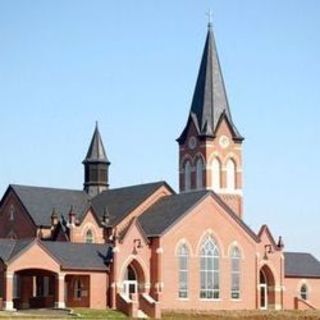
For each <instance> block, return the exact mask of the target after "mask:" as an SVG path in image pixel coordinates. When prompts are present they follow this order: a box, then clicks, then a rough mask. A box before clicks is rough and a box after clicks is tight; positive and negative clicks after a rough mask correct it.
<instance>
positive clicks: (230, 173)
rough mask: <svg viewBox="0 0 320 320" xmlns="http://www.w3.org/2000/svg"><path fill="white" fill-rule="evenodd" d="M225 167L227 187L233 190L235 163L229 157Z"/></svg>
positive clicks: (234, 184)
mask: <svg viewBox="0 0 320 320" xmlns="http://www.w3.org/2000/svg"><path fill="white" fill-rule="evenodd" d="M226 169H227V189H228V190H234V189H235V188H236V164H235V162H234V161H233V160H232V159H229V160H228V162H227V165H226Z"/></svg>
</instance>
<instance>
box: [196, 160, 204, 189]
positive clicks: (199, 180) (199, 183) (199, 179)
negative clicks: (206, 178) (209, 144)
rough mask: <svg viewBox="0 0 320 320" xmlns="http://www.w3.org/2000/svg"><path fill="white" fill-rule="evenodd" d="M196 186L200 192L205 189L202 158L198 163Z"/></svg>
mask: <svg viewBox="0 0 320 320" xmlns="http://www.w3.org/2000/svg"><path fill="white" fill-rule="evenodd" d="M196 186H197V189H198V190H199V189H202V188H203V161H202V159H201V158H198V160H197V162H196Z"/></svg>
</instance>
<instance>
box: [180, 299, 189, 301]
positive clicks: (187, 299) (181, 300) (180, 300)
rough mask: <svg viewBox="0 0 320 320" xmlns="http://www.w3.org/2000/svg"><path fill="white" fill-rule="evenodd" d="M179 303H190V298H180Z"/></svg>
mask: <svg viewBox="0 0 320 320" xmlns="http://www.w3.org/2000/svg"><path fill="white" fill-rule="evenodd" d="M178 300H179V301H189V300H190V299H189V298H178Z"/></svg>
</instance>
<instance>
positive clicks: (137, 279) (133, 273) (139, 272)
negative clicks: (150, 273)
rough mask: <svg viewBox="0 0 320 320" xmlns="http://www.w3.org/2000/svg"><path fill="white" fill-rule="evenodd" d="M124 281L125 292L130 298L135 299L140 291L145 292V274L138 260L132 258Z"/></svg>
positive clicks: (125, 272)
mask: <svg viewBox="0 0 320 320" xmlns="http://www.w3.org/2000/svg"><path fill="white" fill-rule="evenodd" d="M122 283H123V285H122V288H123V294H124V295H125V296H126V297H127V298H128V299H130V300H135V299H136V298H137V294H138V293H142V292H144V288H145V275H144V272H143V269H142V267H141V265H140V263H139V262H138V261H137V260H132V261H131V263H130V264H129V265H128V266H127V267H126V269H125V271H124V275H123V280H122Z"/></svg>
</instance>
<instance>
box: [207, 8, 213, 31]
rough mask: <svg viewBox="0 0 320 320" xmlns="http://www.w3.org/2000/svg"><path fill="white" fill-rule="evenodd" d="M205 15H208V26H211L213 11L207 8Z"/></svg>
mask: <svg viewBox="0 0 320 320" xmlns="http://www.w3.org/2000/svg"><path fill="white" fill-rule="evenodd" d="M206 15H207V16H208V28H211V27H212V17H213V12H212V10H211V9H209V10H208V11H207V13H206Z"/></svg>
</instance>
